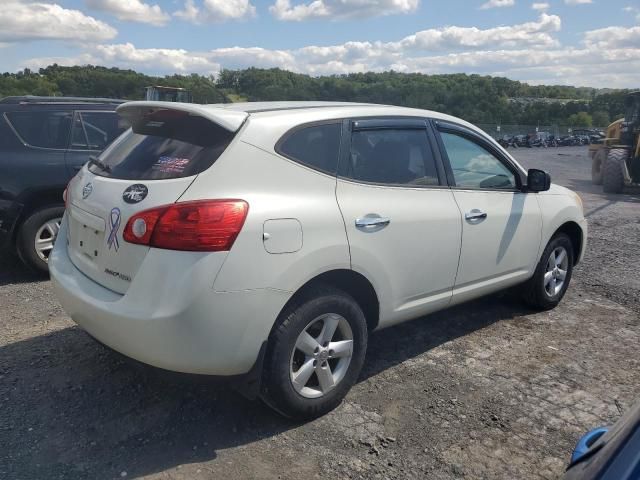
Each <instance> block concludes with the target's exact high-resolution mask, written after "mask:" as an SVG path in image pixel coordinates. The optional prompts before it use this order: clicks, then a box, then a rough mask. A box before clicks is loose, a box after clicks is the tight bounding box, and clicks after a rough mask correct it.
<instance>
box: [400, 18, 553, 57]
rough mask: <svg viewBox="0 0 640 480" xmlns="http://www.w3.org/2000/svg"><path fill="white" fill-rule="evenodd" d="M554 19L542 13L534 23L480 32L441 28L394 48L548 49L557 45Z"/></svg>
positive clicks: (412, 38)
mask: <svg viewBox="0 0 640 480" xmlns="http://www.w3.org/2000/svg"><path fill="white" fill-rule="evenodd" d="M560 27H561V20H560V17H558V16H557V15H547V14H546V13H543V14H541V15H540V18H539V19H538V21H536V22H527V23H521V24H519V25H510V26H504V27H494V28H488V29H485V30H481V29H479V28H476V27H444V28H433V29H429V30H422V31H421V32H417V33H416V34H414V35H410V36H408V37H405V38H404V39H402V40H401V41H400V42H398V43H395V44H388V45H390V46H391V45H394V46H395V48H398V47H400V48H417V49H421V50H444V49H460V48H474V49H477V48H522V47H531V46H536V47H550V46H555V45H557V44H558V42H557V40H556V39H554V38H553V36H552V35H551V34H552V33H553V32H557V31H559V30H560Z"/></svg>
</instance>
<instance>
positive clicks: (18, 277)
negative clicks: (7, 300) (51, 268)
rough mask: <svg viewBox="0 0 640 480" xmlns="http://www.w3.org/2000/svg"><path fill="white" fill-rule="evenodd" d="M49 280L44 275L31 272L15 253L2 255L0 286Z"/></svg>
mask: <svg viewBox="0 0 640 480" xmlns="http://www.w3.org/2000/svg"><path fill="white" fill-rule="evenodd" d="M44 280H49V276H48V275H46V274H44V273H37V272H33V271H32V270H29V269H28V268H27V267H26V265H25V264H24V263H22V262H21V261H20V259H19V258H18V255H17V254H15V253H9V252H3V253H0V286H3V285H9V284H11V283H26V282H41V281H44Z"/></svg>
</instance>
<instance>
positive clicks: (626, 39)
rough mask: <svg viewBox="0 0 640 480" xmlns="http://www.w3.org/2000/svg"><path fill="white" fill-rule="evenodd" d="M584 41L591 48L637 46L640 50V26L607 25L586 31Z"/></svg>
mask: <svg viewBox="0 0 640 480" xmlns="http://www.w3.org/2000/svg"><path fill="white" fill-rule="evenodd" d="M584 43H585V45H586V46H587V47H588V48H591V49H605V50H606V49H616V48H626V47H628V48H636V49H638V50H640V27H631V28H626V27H606V28H599V29H597V30H590V31H588V32H585V33H584Z"/></svg>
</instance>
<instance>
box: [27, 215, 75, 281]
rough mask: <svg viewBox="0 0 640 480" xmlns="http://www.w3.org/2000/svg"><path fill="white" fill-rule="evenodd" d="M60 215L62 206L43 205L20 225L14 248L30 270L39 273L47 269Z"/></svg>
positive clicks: (60, 218) (45, 271)
mask: <svg viewBox="0 0 640 480" xmlns="http://www.w3.org/2000/svg"><path fill="white" fill-rule="evenodd" d="M62 215H64V207H63V206H52V207H45V208H42V209H40V210H36V211H35V212H32V213H31V214H30V215H29V217H27V219H26V220H25V221H24V222H23V223H22V225H21V226H20V229H19V231H18V238H17V239H16V248H17V250H18V255H19V256H20V259H21V260H22V261H23V262H24V263H25V264H26V265H27V266H28V267H29V268H31V269H32V270H34V271H36V272H40V273H47V272H48V271H49V267H48V264H47V262H48V257H49V253H50V252H51V249H52V248H53V242H54V241H55V237H56V236H57V234H58V228H59V226H60V221H61V220H62ZM56 225H57V226H56ZM36 241H38V245H37V246H36Z"/></svg>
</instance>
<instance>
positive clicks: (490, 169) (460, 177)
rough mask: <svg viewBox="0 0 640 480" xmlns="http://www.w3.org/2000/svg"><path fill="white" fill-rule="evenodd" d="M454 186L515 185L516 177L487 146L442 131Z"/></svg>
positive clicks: (495, 186) (510, 187)
mask: <svg viewBox="0 0 640 480" xmlns="http://www.w3.org/2000/svg"><path fill="white" fill-rule="evenodd" d="M440 135H441V136H442V141H443V143H444V147H445V150H446V151H447V156H448V157H449V163H450V165H451V169H452V170H453V177H454V180H455V182H456V186H457V187H462V188H474V189H475V188H479V189H507V190H510V189H514V188H516V178H515V175H514V174H513V172H512V171H511V170H509V169H508V168H507V166H506V165H504V163H502V162H501V161H500V160H499V159H497V158H496V157H495V156H494V155H493V154H491V153H490V152H489V151H488V150H486V149H484V148H483V147H481V146H480V145H478V144H477V143H475V142H472V141H471V140H469V139H467V138H465V137H462V136H460V135H456V134H454V133H447V132H441V133H440Z"/></svg>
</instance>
